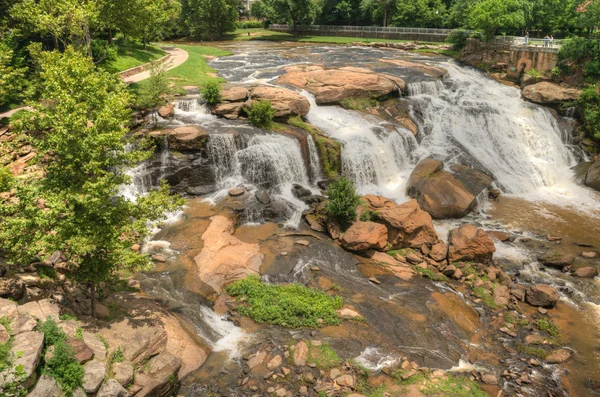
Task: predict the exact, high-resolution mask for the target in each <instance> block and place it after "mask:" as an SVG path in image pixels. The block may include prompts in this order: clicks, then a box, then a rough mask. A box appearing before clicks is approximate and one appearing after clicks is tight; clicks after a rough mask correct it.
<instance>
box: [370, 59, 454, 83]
mask: <svg viewBox="0 0 600 397" xmlns="http://www.w3.org/2000/svg"><path fill="white" fill-rule="evenodd" d="M380 61H381V62H386V63H392V64H394V65H396V66H400V67H403V68H407V69H412V70H417V71H419V72H421V73H425V74H428V75H430V76H433V77H435V78H437V79H441V78H442V77H444V76H445V75H446V74H448V71H447V70H446V69H444V68H441V67H438V66H431V65H427V64H425V63H416V62H410V61H403V60H400V59H380Z"/></svg>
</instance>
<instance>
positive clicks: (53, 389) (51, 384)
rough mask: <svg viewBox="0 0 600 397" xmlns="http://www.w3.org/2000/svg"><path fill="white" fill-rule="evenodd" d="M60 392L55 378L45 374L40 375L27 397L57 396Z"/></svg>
mask: <svg viewBox="0 0 600 397" xmlns="http://www.w3.org/2000/svg"><path fill="white" fill-rule="evenodd" d="M61 394H62V390H61V389H60V387H59V386H58V383H56V380H55V379H54V378H51V377H49V376H47V375H42V376H41V378H40V379H39V380H38V382H37V384H36V385H35V388H34V389H33V390H32V391H31V393H29V394H28V395H27V397H59V396H60V395H61Z"/></svg>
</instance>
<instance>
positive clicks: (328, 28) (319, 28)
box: [269, 24, 453, 35]
mask: <svg viewBox="0 0 600 397" xmlns="http://www.w3.org/2000/svg"><path fill="white" fill-rule="evenodd" d="M269 29H271V30H279V31H292V30H294V26H293V25H292V26H290V25H279V24H273V25H269ZM297 29H298V30H299V31H302V32H360V33H363V32H364V33H368V32H373V33H407V34H439V35H449V34H450V33H452V31H453V29H432V28H401V27H385V28H384V27H381V26H341V25H298V26H297Z"/></svg>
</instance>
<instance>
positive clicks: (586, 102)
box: [577, 85, 600, 142]
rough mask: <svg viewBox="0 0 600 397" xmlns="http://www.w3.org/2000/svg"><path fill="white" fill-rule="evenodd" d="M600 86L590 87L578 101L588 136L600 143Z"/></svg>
mask: <svg viewBox="0 0 600 397" xmlns="http://www.w3.org/2000/svg"><path fill="white" fill-rule="evenodd" d="M599 87H600V85H596V86H589V87H587V88H586V89H584V90H583V92H582V93H581V96H580V97H579V99H578V100H577V109H578V111H579V115H580V118H581V120H582V122H583V129H584V131H585V133H586V135H587V136H588V137H590V138H593V139H595V140H596V141H598V142H600V93H599V92H598V91H599V90H600V88H599Z"/></svg>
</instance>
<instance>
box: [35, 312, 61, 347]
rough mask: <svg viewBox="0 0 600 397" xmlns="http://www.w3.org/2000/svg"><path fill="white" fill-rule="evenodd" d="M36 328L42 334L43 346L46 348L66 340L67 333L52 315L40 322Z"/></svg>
mask: <svg viewBox="0 0 600 397" xmlns="http://www.w3.org/2000/svg"><path fill="white" fill-rule="evenodd" d="M38 330H39V331H40V332H41V333H43V334H44V346H45V348H48V347H50V346H53V345H55V344H57V343H58V342H64V341H65V340H67V334H65V331H63V330H62V328H60V327H59V326H58V324H57V323H56V321H55V320H54V319H53V318H52V317H48V318H47V319H46V321H43V322H41V323H40V325H39V327H38Z"/></svg>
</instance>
